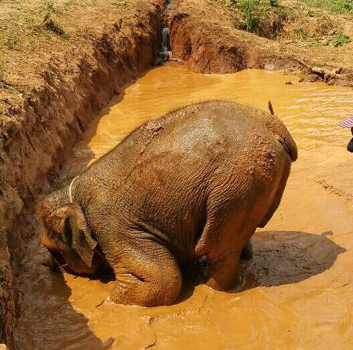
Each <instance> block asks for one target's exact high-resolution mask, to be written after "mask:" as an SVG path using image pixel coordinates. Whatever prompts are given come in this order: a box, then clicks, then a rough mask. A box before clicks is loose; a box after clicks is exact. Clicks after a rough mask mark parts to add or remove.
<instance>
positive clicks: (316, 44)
mask: <svg viewBox="0 0 353 350" xmlns="http://www.w3.org/2000/svg"><path fill="white" fill-rule="evenodd" d="M311 45H312V46H314V47H321V46H322V42H321V41H320V40H319V39H317V38H316V39H314V41H313V42H312V44H311Z"/></svg>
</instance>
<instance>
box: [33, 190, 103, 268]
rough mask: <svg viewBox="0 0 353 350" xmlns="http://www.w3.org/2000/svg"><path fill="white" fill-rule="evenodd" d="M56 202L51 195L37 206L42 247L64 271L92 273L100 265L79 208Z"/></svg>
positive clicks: (95, 248) (100, 259) (93, 242)
mask: <svg viewBox="0 0 353 350" xmlns="http://www.w3.org/2000/svg"><path fill="white" fill-rule="evenodd" d="M60 202H61V201H60V200H58V195H57V194H56V193H55V192H54V193H52V194H50V195H48V196H46V197H44V199H42V200H40V201H39V203H38V208H37V209H38V210H37V211H38V216H39V218H40V220H41V222H42V224H43V233H42V239H41V241H42V244H43V245H44V246H45V247H46V248H47V249H48V250H49V251H50V253H51V255H52V257H53V259H54V260H55V261H56V262H57V263H58V264H59V265H60V266H61V267H62V268H64V269H65V270H67V271H70V272H74V273H77V274H93V273H95V272H97V271H98V269H99V268H100V267H101V265H102V263H103V259H102V258H101V256H100V254H96V250H97V241H96V240H95V239H94V238H93V237H92V235H91V232H90V229H89V227H88V225H87V222H86V218H85V216H84V213H83V212H82V209H81V208H80V206H79V205H78V204H76V203H67V204H63V205H60V204H59V203H60Z"/></svg>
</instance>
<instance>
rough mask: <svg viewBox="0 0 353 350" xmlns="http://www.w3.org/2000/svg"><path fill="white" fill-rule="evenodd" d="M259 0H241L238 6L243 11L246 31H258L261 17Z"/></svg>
mask: <svg viewBox="0 0 353 350" xmlns="http://www.w3.org/2000/svg"><path fill="white" fill-rule="evenodd" d="M261 5H262V4H261V1H260V0H243V1H241V2H240V4H239V6H240V9H241V10H242V12H243V19H244V24H245V28H246V30H247V31H248V32H251V33H259V31H260V24H261V18H262V12H261Z"/></svg>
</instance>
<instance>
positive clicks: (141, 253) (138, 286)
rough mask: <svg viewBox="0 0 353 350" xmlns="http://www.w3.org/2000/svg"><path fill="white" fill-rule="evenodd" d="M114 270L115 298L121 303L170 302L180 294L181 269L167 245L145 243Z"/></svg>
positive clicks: (152, 303) (124, 258)
mask: <svg viewBox="0 0 353 350" xmlns="http://www.w3.org/2000/svg"><path fill="white" fill-rule="evenodd" d="M114 270H115V275H116V284H117V285H116V287H115V289H114V291H113V293H112V295H111V299H112V300H113V301H114V302H116V303H118V304H130V305H140V306H160V305H170V304H172V303H174V302H175V300H176V299H177V298H178V297H179V295H180V292H181V286H182V277H181V272H180V270H179V267H178V265H177V263H176V261H175V259H174V257H173V256H172V254H171V253H170V252H169V251H168V250H167V249H166V248H165V247H162V246H157V248H156V247H153V248H151V247H144V248H143V249H141V250H137V251H135V252H134V253H131V252H129V255H128V256H124V257H123V258H122V259H121V260H120V261H119V264H118V265H117V266H116V267H115V268H114Z"/></svg>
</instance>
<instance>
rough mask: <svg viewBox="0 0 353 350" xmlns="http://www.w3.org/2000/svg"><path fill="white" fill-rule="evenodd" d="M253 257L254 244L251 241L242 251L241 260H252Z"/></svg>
mask: <svg viewBox="0 0 353 350" xmlns="http://www.w3.org/2000/svg"><path fill="white" fill-rule="evenodd" d="M252 257H253V251H252V244H251V242H250V240H249V241H248V243H246V246H245V247H244V248H243V250H242V251H241V255H240V259H242V260H250V259H252Z"/></svg>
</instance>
